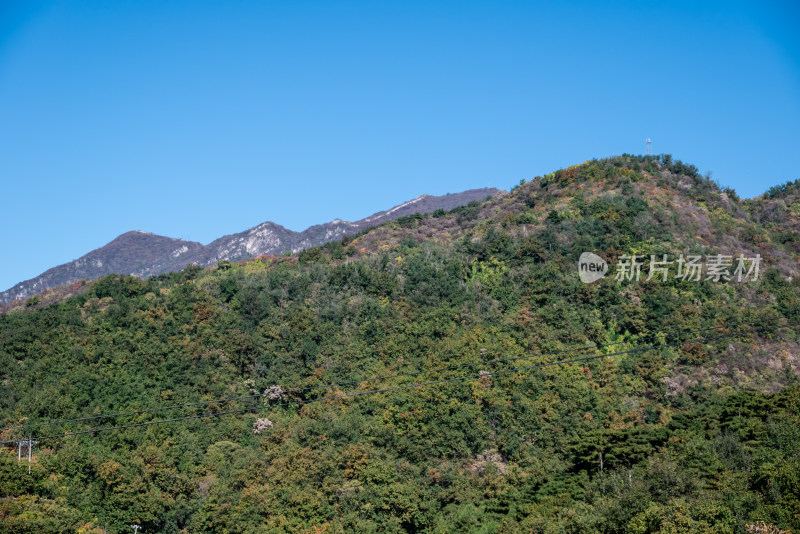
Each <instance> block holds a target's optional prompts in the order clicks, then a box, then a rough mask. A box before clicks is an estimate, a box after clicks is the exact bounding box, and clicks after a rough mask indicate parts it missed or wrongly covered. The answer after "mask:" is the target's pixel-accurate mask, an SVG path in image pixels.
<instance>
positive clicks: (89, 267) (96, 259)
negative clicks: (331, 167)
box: [0, 187, 498, 304]
mask: <svg viewBox="0 0 800 534" xmlns="http://www.w3.org/2000/svg"><path fill="white" fill-rule="evenodd" d="M497 192H498V190H497V189H494V188H489V187H487V188H482V189H470V190H468V191H463V192H461V193H448V194H446V195H439V196H432V195H422V196H419V197H417V198H414V199H412V200H409V201H408V202H403V203H402V204H400V205H398V206H395V207H393V208H391V209H388V210H385V211H379V212H377V213H374V214H372V215H370V216H369V217H365V218H364V219H361V220H358V221H355V222H349V221H342V220H339V219H336V220H334V221H331V222H328V223H325V224H317V225H314V226H311V227H309V228H306V229H305V230H303V231H302V232H295V231H293V230H289V229H287V228H284V227H283V226H281V225H279V224H275V223H273V222H269V221H267V222H264V223H262V224H259V225H258V226H255V227H253V228H250V229H248V230H245V231H244V232H239V233H236V234H232V235H226V236H223V237H220V238H219V239H215V240H214V241H212V242H211V243H209V244H208V245H202V244H200V243H196V242H194V241H184V240H183V239H173V238H171V237H164V236H160V235H155V234H151V233H149V232H140V231H132V232H126V233H124V234H122V235H121V236H119V237H117V238H116V239H114V240H113V241H111V242H110V243H108V244H107V245H104V246H102V247H100V248H98V249H96V250H93V251H91V252H89V253H88V254H86V255H84V256H81V257H80V258H78V259H77V260H74V261H71V262H69V263H65V264H63V265H58V266H56V267H53V268H52V269H48V270H47V271H45V272H44V273H42V274H41V275H39V276H37V277H35V278H32V279H30V280H25V281H23V282H20V283H18V284H16V285H15V286H14V287H12V288H10V289H7V290H6V291H2V292H0V304H8V303H11V302H12V301H14V300H23V299H27V298H28V297H30V296H32V295H35V294H37V293H41V292H43V291H46V290H48V289H52V288H55V287H57V286H62V285H67V284H73V283H75V282H79V281H83V280H94V279H96V278H100V277H101V276H105V275H107V274H132V275H134V276H138V277H140V278H141V277H147V276H153V275H157V274H162V273H167V272H171V271H179V270H181V269H183V268H184V267H186V266H187V265H190V264H192V263H195V264H197V265H200V266H202V267H208V266H211V265H216V264H217V262H219V261H238V260H245V259H248V258H254V257H257V256H261V255H270V254H281V253H283V252H299V251H301V250H304V249H306V248H309V247H315V246H319V245H322V244H324V243H328V242H330V241H334V240H338V239H341V238H342V237H343V236H345V235H351V234H354V233H357V232H360V231H362V230H364V229H366V228H369V227H371V226H375V225H377V224H381V223H383V222H386V221H389V220H392V219H397V218H399V217H404V216H407V215H411V214H413V213H429V212H432V211H435V210H437V209H445V210H450V209H453V208H455V207H457V206H463V205H465V204H467V203H469V202H472V201H473V200H484V199H486V198H487V197H490V196H492V195H494V194H495V193H497ZM63 292H64V291H63V290H62V291H58V293H63Z"/></svg>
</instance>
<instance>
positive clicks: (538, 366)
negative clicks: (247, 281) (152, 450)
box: [0, 322, 800, 445]
mask: <svg viewBox="0 0 800 534" xmlns="http://www.w3.org/2000/svg"><path fill="white" fill-rule="evenodd" d="M799 324H800V322H798V323H789V324H786V325H776V326H772V327H768V328H758V329H750V330H748V331H745V332H737V333H728V334H722V335H719V336H713V337H700V338H695V339H690V340H684V341H675V342H672V343H665V344H662V345H650V346H646V347H637V348H633V349H628V350H623V351H617V352H611V353H608V354H599V355H594V356H584V357H581V358H573V359H570V360H561V361H557V362H549V363H541V364H536V365H530V366H526V367H517V368H514V369H503V370H500V371H494V372H482V373H480V374H474V375H466V376H457V377H451V378H443V379H440V380H431V381H428V382H418V383H414V384H404V385H400V386H392V387H388V388H380V389H372V390H367V391H357V392H354V393H343V394H341V395H330V396H326V397H317V398H315V399H305V400H296V401H289V402H283V403H278V404H268V405H267V408H278V407H283V406H297V405H303V404H309V403H312V402H319V401H326V400H336V399H343V398H347V397H358V396H361V395H368V394H372V393H382V392H386V391H396V390H400V389H409V388H415V387H421V386H430V385H435V384H444V383H447V382H455V381H459V380H467V379H470V378H482V377H486V376H496V375H501V374H507V373H514V372H521V371H529V370H533V369H542V368H545V367H552V366H556V365H565V364H569V363H578V362H586V361H591V360H597V359H600V358H609V357H611V356H620V355H623V354H633V353H636V352H644V351H647V350H651V349H659V348H661V349H663V348H667V347H674V346H678V345H683V344H686V343H699V342H709V341H714V340H717V339H724V338H729V337H735V336H739V335H744V334H748V333H754V332H767V331H772V330H779V329H783V328H790V327H792V326H797V325H799ZM259 408H261V407H254V408H244V409H239V410H229V411H224V412H214V413H208V414H200V415H190V416H185V417H176V418H172V419H161V420H157V421H147V422H144V423H133V424H130V425H119V426H110V427H101V428H93V429H89V430H80V431H76V432H65V433H62V434H52V435H47V436H38V437H35V438H32V439H34V440H37V441H39V440H44V439H54V438H63V437H68V436H78V435H82V434H96V433H99V432H106V431H110V430H122V429H126V428H136V427H143V426H149V425H158V424H165V423H174V422H177V421H187V420H190V419H203V418H206V417H218V416H222V415H231V414H239V413H246V412H257V411H258V410H259ZM12 443H13V444H16V443H17V440H15V441H0V445H8V444H12Z"/></svg>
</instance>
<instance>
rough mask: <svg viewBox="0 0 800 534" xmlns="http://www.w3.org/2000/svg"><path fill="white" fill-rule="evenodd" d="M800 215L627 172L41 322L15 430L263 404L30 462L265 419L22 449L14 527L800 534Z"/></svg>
mask: <svg viewBox="0 0 800 534" xmlns="http://www.w3.org/2000/svg"><path fill="white" fill-rule="evenodd" d="M796 189H797V187H796V185H792V184H789V185H787V186H785V187H783V188H776V189H774V190H770V192H769V193H768V194H765V195H764V196H763V197H760V198H757V199H752V200H744V199H740V198H738V197H737V196H736V194H735V192H733V191H732V190H729V189H721V188H720V187H719V186H718V185H717V184H716V183H714V182H713V181H711V180H710V179H708V178H704V177H702V176H700V175H699V174H698V173H697V170H696V169H695V168H694V167H692V166H691V165H686V164H683V163H681V162H680V161H674V160H673V159H672V158H670V157H669V156H661V157H634V156H620V157H616V158H610V159H607V160H599V161H589V162H586V163H584V164H581V165H577V166H574V167H570V168H568V169H563V170H560V171H557V172H555V173H553V174H550V175H547V176H544V177H537V178H536V179H534V180H531V181H529V182H523V183H521V184H520V185H519V186H517V187H515V188H514V189H513V190H512V191H511V192H510V193H500V194H497V195H496V196H494V197H493V198H492V199H490V200H487V201H485V202H473V203H470V204H469V205H467V206H462V207H459V208H456V209H454V210H452V211H449V212H444V211H441V210H439V211H436V212H433V213H430V214H427V215H413V216H409V217H404V218H401V219H398V220H396V221H392V222H388V223H385V224H383V225H381V226H379V227H376V228H373V229H371V230H367V231H364V232H362V233H360V234H358V235H355V236H350V237H345V238H344V239H342V240H341V241H336V242H333V243H328V244H326V245H324V246H322V247H319V248H314V249H309V250H306V251H304V252H302V253H300V254H299V255H298V256H293V257H288V256H287V257H270V258H262V259H255V260H250V261H247V262H241V263H228V262H223V263H220V264H219V265H218V266H217V267H216V268H210V269H201V268H199V267H196V266H190V267H187V268H186V269H185V270H183V271H182V272H178V273H171V274H164V275H160V276H157V277H153V278H150V279H147V280H140V279H138V278H134V277H131V276H108V277H105V278H102V279H100V280H98V281H95V282H93V283H90V284H88V286H87V288H85V290H84V291H83V293H81V294H78V295H75V296H72V297H70V298H67V299H66V300H63V301H61V302H58V303H55V304H51V305H48V306H44V307H38V306H37V305H36V303H32V304H31V303H29V305H28V306H27V307H25V306H20V308H19V309H16V310H13V311H11V312H9V313H6V314H3V315H1V316H0V374H2V380H3V393H4V394H3V395H2V396H0V406H2V412H0V413H2V423H3V427H4V428H5V427H13V426H19V425H24V424H30V423H38V422H46V421H50V420H62V419H73V418H79V417H86V416H92V415H100V414H109V413H115V412H120V411H141V410H147V409H154V408H159V407H164V406H171V405H177V404H183V403H197V402H200V401H210V400H215V399H231V398H235V397H245V398H238V399H233V400H228V401H225V402H217V403H208V404H201V405H194V406H187V407H182V408H173V409H170V410H164V411H156V412H144V413H138V414H129V415H122V416H116V417H113V418H106V419H94V420H88V421H78V422H70V423H62V424H59V425H52V426H45V427H39V428H35V429H6V430H5V431H3V433H2V439H3V440H15V439H20V438H25V437H27V436H28V435H29V434H30V435H33V436H46V435H53V434H62V433H66V432H75V431H82V430H87V429H96V428H101V427H107V426H124V425H132V424H136V423H146V422H149V421H156V420H160V419H172V418H181V417H188V416H193V415H203V414H211V413H216V412H227V411H237V410H245V409H251V408H252V409H253V410H254V411H257V413H244V414H241V413H237V414H230V415H222V416H216V417H206V418H197V419H186V420H181V421H175V422H171V423H166V424H156V425H149V426H140V427H134V428H126V429H120V430H111V431H102V432H96V433H90V434H81V435H76V436H69V437H60V438H50V439H43V440H41V441H40V442H39V443H37V444H36V447H35V449H34V455H33V459H34V461H33V463H32V464H31V474H30V475H28V474H27V470H28V463H27V462H26V461H24V460H23V461H22V462H18V461H17V453H18V450H17V448H16V446H13V445H12V446H8V447H6V448H4V449H3V450H1V451H0V531H2V532H9V533H23V532H26V533H27V532H31V533H34V532H35V533H40V532H103V530H102V529H105V531H106V532H119V533H122V532H129V531H130V529H131V527H130V526H129V525H131V524H138V525H142V527H143V528H142V530H141V532H163V533H178V532H181V533H182V532H186V533H195V532H229V533H258V532H308V533H322V532H328V533H334V532H348V533H349V532H430V533H444V532H476V533H501V532H502V533H510V532H546V533H550V532H552V533H556V532H558V533H563V532H575V533H577V532H606V533H615V532H641V533H645V532H653V533H655V532H661V533H679V532H714V533H728V532H730V533H733V532H767V531H769V532H780V531H791V532H795V533H798V532H800V384H799V383H798V375H799V374H800V345H799V344H798V343H800V337H799V336H798V328H797V327H796V326H794V327H791V326H790V327H784V328H770V327H772V326H774V325H778V324H786V322H785V321H784V322H781V321H780V318H788V321H789V324H790V325H791V324H797V323H798V322H800V291H798V289H800V279H798V277H797V276H796V273H797V268H798V260H800V236H798V233H797V229H798V228H800V226H798V221H800V203H798V197H797V193H796ZM586 251H590V252H595V253H597V254H599V255H600V256H602V257H604V258H606V259H607V260H608V261H609V263H614V261H612V260H614V259H615V258H617V257H619V256H620V255H622V254H628V255H632V254H637V255H643V256H646V257H647V258H648V261H649V257H650V255H651V254H654V255H657V256H659V257H660V256H661V255H662V254H667V255H669V256H670V257H672V258H675V257H678V256H679V255H680V254H683V255H689V254H698V255H704V256H708V255H712V254H727V255H732V256H738V255H740V254H741V255H743V256H745V257H748V258H751V257H755V256H756V255H757V254H758V255H760V256H761V258H762V259H763V260H762V264H761V271H760V274H759V276H758V279H757V280H750V281H745V282H741V283H738V282H736V281H735V280H732V281H728V282H725V281H714V280H700V281H692V280H678V279H676V278H675V277H672V276H671V277H669V279H668V280H666V281H663V280H662V279H660V278H658V277H654V278H653V279H652V280H649V281H648V280H645V278H646V276H643V277H642V279H641V280H639V281H636V280H630V281H627V280H623V281H618V280H616V279H615V276H614V272H613V265H612V271H611V272H609V275H608V276H606V277H605V278H603V279H602V280H600V281H598V282H595V283H593V284H584V283H582V282H581V281H580V280H579V278H578V270H577V260H578V257H579V256H580V255H581V253H582V252H586ZM643 272H644V273H645V274H647V265H645V267H644V269H643ZM744 323H746V324H744ZM737 325H740V326H737ZM711 327H721V328H720V329H714V330H705V331H703V332H702V333H698V332H697V331H699V330H701V329H710V328H711ZM754 328H761V329H762V330H760V331H754V330H753V329H754ZM728 334H731V336H729V337H721V336H723V335H728ZM734 334H735V335H734ZM699 336H706V339H705V340H700V341H697V339H698V337H699ZM611 344H613V345H611ZM594 345H608V346H605V347H602V348H600V349H598V350H587V349H586V347H587V346H594ZM650 345H653V346H654V348H651V349H649V350H641V351H638V352H632V351H631V349H636V348H639V347H647V346H650ZM574 348H583V349H584V350H582V351H576V352H568V353H559V354H553V352H555V351H565V350H567V349H574ZM617 352H622V354H616V355H611V356H608V357H605V358H597V359H594V360H586V361H581V362H575V363H569V364H562V365H553V366H548V367H541V368H536V369H528V370H522V371H513V372H507V373H501V374H485V373H483V374H481V376H475V375H478V374H479V372H480V371H485V372H488V373H495V372H497V371H504V370H510V369H515V368H521V367H529V366H533V365H536V364H543V363H549V362H555V361H560V360H568V359H572V358H580V357H585V356H594V355H601V354H611V353H617ZM509 358H519V359H516V360H512V361H503V362H495V363H491V361H490V360H495V359H503V360H505V359H509ZM466 365H469V366H466ZM456 366H465V367H460V368H453V367H456ZM443 368H444V370H442V369H443ZM430 369H439V370H437V371H434V372H429V373H422V374H414V375H409V376H395V377H394V378H388V379H382V380H374V381H365V382H356V383H353V381H359V380H363V379H368V378H372V377H383V376H390V375H399V374H404V373H416V372H418V371H424V370H430ZM463 376H471V378H467V379H464V380H454V381H449V382H441V383H436V384H428V385H423V386H414V387H408V388H403V389H394V390H390V391H385V392H379V393H368V394H367V393H365V394H363V395H359V396H352V397H342V395H344V394H349V393H358V392H367V391H370V390H375V389H382V388H392V387H396V386H403V385H411V384H415V383H421V382H432V381H437V380H443V379H447V378H454V377H463ZM340 382H350V383H345V384H340V385H338V386H328V385H329V384H332V383H340ZM276 386H278V387H279V388H280V390H279V389H278V387H276ZM298 388H309V389H304V390H302V391H296V389H298ZM310 388H314V389H310ZM287 390H295V391H287ZM265 391H266V392H269V394H268V395H266V396H264V397H247V396H250V395H254V394H262V393H264V392H265ZM270 397H272V398H270ZM322 397H337V398H328V399H327V400H322V401H319V402H308V403H297V404H292V405H289V406H278V407H275V406H273V407H268V406H267V405H266V404H265V401H268V402H269V403H272V404H283V403H291V402H296V401H310V400H313V399H315V398H322ZM758 529H761V530H758ZM768 529H772V530H768Z"/></svg>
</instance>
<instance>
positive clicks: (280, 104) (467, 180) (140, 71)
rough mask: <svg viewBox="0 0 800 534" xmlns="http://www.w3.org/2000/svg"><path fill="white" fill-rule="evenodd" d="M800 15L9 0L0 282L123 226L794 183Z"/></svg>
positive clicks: (407, 4)
mask: <svg viewBox="0 0 800 534" xmlns="http://www.w3.org/2000/svg"><path fill="white" fill-rule="evenodd" d="M798 29H800V7H798V5H796V2H793V1H771V0H763V1H753V2H746V3H742V2H736V1H725V2H705V1H702V2H698V1H689V2H673V1H670V2H656V1H652V0H639V1H636V2H572V3H566V2H535V1H530V0H529V1H521V2H510V1H503V0H497V1H492V2H489V1H483V2H472V1H468V0H466V1H465V0H460V1H452V2H447V1H435V0H426V1H413V0H406V1H402V2H394V1H391V0H387V1H380V2H374V1H371V2H367V1H363V2H358V1H338V0H335V1H324V2H323V1H306V0H292V1H289V0H287V1H283V2H272V1H267V0H260V1H246V0H238V1H233V0H224V1H223V0H219V1H216V2H211V1H203V0H186V1H183V0H171V1H169V2H165V1H162V0H158V1H156V0H114V1H108V0H66V1H43V0H0V184H2V196H1V197H0V198H2V202H1V203H0V210H1V211H0V213H2V223H3V224H2V230H0V250H2V255H3V261H2V264H0V265H1V266H0V289H7V288H9V287H11V286H12V285H14V284H15V283H17V282H19V281H22V280H24V279H28V278H31V277H34V276H36V275H38V274H40V273H41V272H43V271H44V270H46V269H47V268H49V267H53V266H55V265H57V264H60V263H64V262H67V261H71V260H73V259H76V258H78V257H80V256H82V255H83V254H85V253H87V252H89V251H90V250H92V249H94V248H97V247H99V246H102V245H104V244H105V243H107V242H108V241H110V240H112V239H113V238H114V237H116V236H117V235H119V234H121V233H123V232H126V231H128V230H144V231H149V232H153V233H157V234H162V235H167V236H171V237H177V238H184V239H189V240H194V241H199V242H201V243H204V244H205V243H208V242H210V241H211V240H213V239H215V238H217V237H220V236H222V235H224V234H230V233H234V232H239V231H242V230H245V229H247V228H250V227H252V226H255V225H257V224H259V223H261V222H264V221H267V220H272V221H275V222H277V223H279V224H282V225H284V226H286V227H288V228H291V229H294V230H302V229H304V228H306V227H307V226H310V225H312V224H316V223H322V222H326V221H329V220H331V219H334V218H341V219H346V220H355V219H359V218H362V217H364V216H367V215H369V214H371V213H372V212H375V211H378V210H381V209H385V208H388V207H390V206H392V205H395V204H398V203H400V202H403V201H405V200H408V199H411V198H413V197H415V196H418V195H420V194H423V193H429V194H444V193H448V192H457V191H462V190H465V189H469V188H474V187H487V186H489V187H498V188H502V189H508V188H510V187H511V186H512V185H514V184H516V183H518V182H519V181H520V180H521V179H522V178H526V179H530V178H532V177H534V176H536V175H541V174H544V173H547V172H551V171H553V170H555V169H557V168H561V167H565V166H568V165H571V164H574V163H580V162H583V161H585V160H587V159H591V158H594V157H598V158H599V157H605V156H610V155H615V154H621V153H623V152H627V153H635V154H640V153H643V152H644V151H645V139H646V138H648V137H650V138H652V140H653V150H654V152H655V153H671V154H673V156H674V157H676V158H678V159H682V160H683V161H685V162H689V163H692V164H694V165H696V166H697V167H698V168H699V169H700V170H701V172H703V173H705V172H707V171H710V172H711V173H712V177H713V178H715V179H716V180H717V181H719V182H720V183H722V184H723V185H726V186H731V187H733V188H734V189H736V190H737V191H738V192H739V193H740V194H741V195H742V196H747V197H751V196H755V195H757V194H760V193H762V192H763V191H764V190H766V189H767V188H768V187H770V186H772V185H775V184H779V183H784V182H786V181H788V180H790V179H796V178H798V177H800V173H798V170H797V165H798V163H797V158H798V155H800V150H799V149H798V141H800V133H798V125H800V37H798V34H800V31H798Z"/></svg>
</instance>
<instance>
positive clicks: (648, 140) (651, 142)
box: [646, 137, 653, 156]
mask: <svg viewBox="0 0 800 534" xmlns="http://www.w3.org/2000/svg"><path fill="white" fill-rule="evenodd" d="M652 144H653V141H651V140H650V138H649V137H648V138H647V152H646V154H647V155H648V156H650V155H652V154H653V149H652V148H650V145H652Z"/></svg>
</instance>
